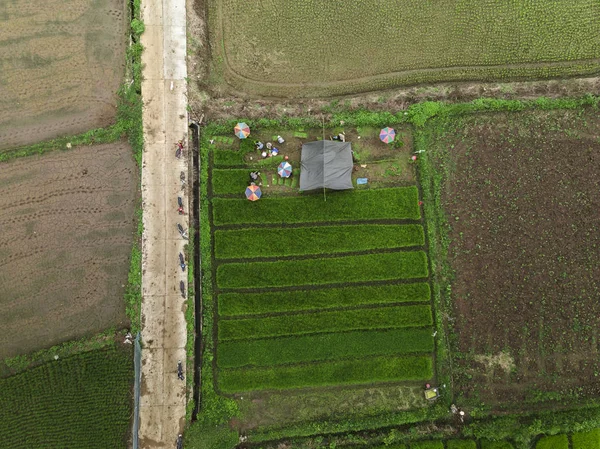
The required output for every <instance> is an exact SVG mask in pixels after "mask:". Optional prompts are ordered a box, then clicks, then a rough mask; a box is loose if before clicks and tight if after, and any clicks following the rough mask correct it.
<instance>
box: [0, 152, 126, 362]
mask: <svg viewBox="0 0 600 449" xmlns="http://www.w3.org/2000/svg"><path fill="white" fill-rule="evenodd" d="M137 178H138V176H137V169H136V165H135V161H134V160H133V158H132V156H131V150H130V149H129V147H128V145H127V144H125V143H115V144H107V145H98V146H92V147H81V148H77V149H74V150H70V151H65V152H53V153H48V154H46V155H44V156H32V157H28V158H21V159H17V160H15V161H14V162H10V163H5V164H2V166H1V169H0V229H1V230H2V233H1V234H0V291H1V292H2V293H1V294H0V322H1V323H2V332H1V333H0V358H5V357H10V356H14V355H17V354H25V353H27V352H30V351H32V350H35V349H39V348H41V347H49V346H52V345H53V344H57V343H60V342H63V341H66V340H71V339H75V338H78V337H81V336H84V335H89V334H92V333H96V332H100V331H102V330H105V329H106V328H109V327H113V326H116V327H121V326H124V325H125V324H126V316H125V307H124V300H123V294H124V291H125V285H126V284H127V273H128V269H129V260H128V258H129V255H130V253H131V247H132V244H133V240H134V238H135V219H134V210H135V205H136V198H137V195H138V193H137V190H138V189H137V183H138V179H137Z"/></svg>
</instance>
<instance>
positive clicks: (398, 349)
mask: <svg viewBox="0 0 600 449" xmlns="http://www.w3.org/2000/svg"><path fill="white" fill-rule="evenodd" d="M431 351H433V337H432V335H431V329H429V328H425V329H392V330H384V331H363V332H347V333H335V334H318V335H303V336H294V337H281V338H274V339H267V340H250V341H247V340H242V341H224V342H221V343H219V345H218V348H217V355H218V357H217V362H218V365H219V367H221V368H240V367H243V366H247V365H253V366H269V365H282V364H288V363H300V362H310V361H314V360H333V359H344V358H357V357H364V356H374V355H392V354H409V353H419V352H431Z"/></svg>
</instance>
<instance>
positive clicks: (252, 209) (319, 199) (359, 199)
mask: <svg viewBox="0 0 600 449" xmlns="http://www.w3.org/2000/svg"><path fill="white" fill-rule="evenodd" d="M418 200H419V193H418V191H417V188H416V187H414V186H411V187H395V188H389V189H374V190H357V191H340V192H329V193H327V195H326V199H325V197H324V195H321V194H312V195H309V194H306V195H303V196H300V197H272V198H269V197H263V198H261V199H260V201H255V202H250V201H248V200H247V199H245V198H239V199H237V198H213V200H212V201H213V205H214V212H213V215H214V224H215V225H216V226H220V225H226V224H264V223H272V224H284V223H310V222H316V221H318V222H334V221H342V220H376V219H415V220H417V219H419V218H420V217H421V212H420V210H419V204H418Z"/></svg>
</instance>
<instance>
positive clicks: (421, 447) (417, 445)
mask: <svg viewBox="0 0 600 449" xmlns="http://www.w3.org/2000/svg"><path fill="white" fill-rule="evenodd" d="M409 448H410V449H444V443H442V442H441V441H439V440H434V441H415V442H413V443H410V446H409Z"/></svg>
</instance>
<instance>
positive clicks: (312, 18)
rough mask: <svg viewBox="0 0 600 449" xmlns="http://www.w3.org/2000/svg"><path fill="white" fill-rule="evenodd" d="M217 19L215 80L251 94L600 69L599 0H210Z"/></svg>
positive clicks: (212, 32) (332, 91) (331, 91)
mask: <svg viewBox="0 0 600 449" xmlns="http://www.w3.org/2000/svg"><path fill="white" fill-rule="evenodd" d="M208 20H209V36H210V46H211V57H212V74H211V79H210V80H209V82H210V83H211V84H213V86H220V87H221V88H223V87H225V86H226V88H227V89H229V90H230V91H231V92H238V93H240V92H241V93H245V94H247V95H251V96H264V97H274V96H275V97H313V96H330V95H340V94H348V93H355V92H361V91H375V90H380V89H386V88H391V87H397V86H404V85H411V84H420V83H429V84H431V83H434V82H440V81H441V82H443V81H469V80H471V81H494V80H504V81H510V80H523V79H540V78H553V77H563V78H564V77H570V76H581V75H590V74H596V73H598V72H599V70H600V34H598V32H597V29H598V22H599V20H600V4H598V2H597V1H595V0H557V1H552V2H548V1H547V0H527V1H522V2H498V1H495V0H483V1H482V0H459V1H455V0H440V1H435V2H423V1H419V0H384V1H380V0H363V1H355V2H347V1H343V0H329V1H314V0H311V1H304V2H301V3H300V4H298V3H297V2H290V1H288V0H272V1H269V2H263V1H261V2H250V3H248V2H247V1H245V0H227V1H220V0H209V1H208ZM299 42H302V44H301V45H299V44H298V43H299ZM365 55H369V58H368V63H365Z"/></svg>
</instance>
